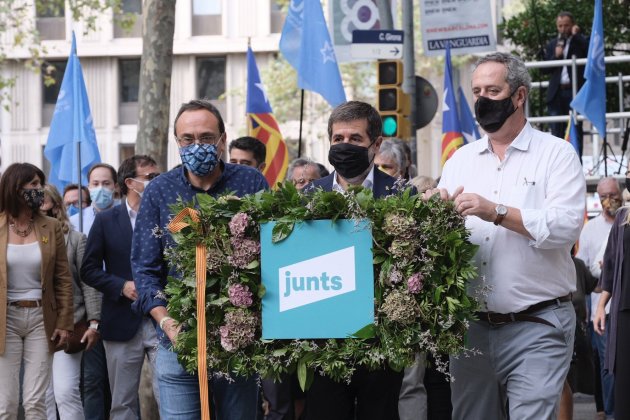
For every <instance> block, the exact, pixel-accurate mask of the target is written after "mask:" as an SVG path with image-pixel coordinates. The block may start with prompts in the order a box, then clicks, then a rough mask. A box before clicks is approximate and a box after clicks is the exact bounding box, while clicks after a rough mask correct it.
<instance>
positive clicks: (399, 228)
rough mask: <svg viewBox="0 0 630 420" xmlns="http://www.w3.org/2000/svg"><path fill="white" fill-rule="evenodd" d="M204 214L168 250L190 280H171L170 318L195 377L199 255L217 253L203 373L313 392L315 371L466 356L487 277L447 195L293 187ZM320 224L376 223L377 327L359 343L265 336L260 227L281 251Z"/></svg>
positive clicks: (223, 202) (231, 199)
mask: <svg viewBox="0 0 630 420" xmlns="http://www.w3.org/2000/svg"><path fill="white" fill-rule="evenodd" d="M190 207H193V203H184V202H182V201H178V202H177V203H176V204H175V205H174V206H173V207H172V210H173V211H174V213H175V214H178V213H182V212H183V211H185V210H186V209H188V210H190V209H189V208H190ZM195 207H196V209H197V211H196V212H195V217H189V216H186V217H183V218H184V219H185V220H186V222H187V223H186V225H185V226H187V227H186V228H183V229H181V230H178V231H177V232H175V233H172V235H173V238H174V240H175V243H176V245H175V246H174V247H171V248H168V249H167V250H166V251H165V256H166V258H167V260H168V262H169V264H170V265H171V266H172V267H174V268H175V270H176V271H177V272H178V273H180V275H181V277H178V278H169V281H168V284H167V286H166V289H165V292H166V294H167V296H168V311H169V314H170V315H171V316H172V317H173V318H174V319H175V320H176V321H177V322H178V323H179V324H180V325H182V330H181V332H180V333H179V335H178V337H177V342H176V344H175V345H174V349H175V351H176V352H177V354H178V357H179V361H180V362H181V363H182V365H183V366H184V367H185V369H186V370H187V371H188V372H190V373H195V372H197V370H198V366H199V364H198V356H199V355H200V354H202V353H200V352H199V347H198V345H197V340H198V336H197V334H198V328H197V319H198V318H199V316H198V315H197V311H196V304H197V283H196V278H197V274H199V273H198V272H197V271H198V270H197V268H198V265H197V264H196V263H195V256H196V255H198V254H196V250H198V249H199V247H203V248H205V256H206V257H205V266H206V268H205V269H206V274H207V281H206V286H205V288H206V290H205V294H206V295H205V302H206V303H205V308H206V311H205V319H206V331H207V336H206V340H205V342H206V362H207V363H203V364H206V365H207V369H208V373H210V374H214V375H216V374H219V375H252V374H259V375H261V376H262V377H268V378H276V379H278V378H280V377H281V375H283V374H286V373H292V372H295V371H296V370H297V375H298V379H299V382H300V385H301V386H302V388H307V387H308V386H309V384H310V382H311V381H312V378H313V374H314V372H315V371H318V372H319V373H320V374H322V375H326V376H328V377H330V378H332V379H333V380H337V381H349V380H350V378H351V376H352V374H353V372H354V371H355V370H356V369H357V367H359V366H361V367H365V368H367V369H369V370H376V369H382V368H383V367H385V366H389V367H391V368H392V369H395V370H400V369H403V368H404V367H406V366H410V365H411V364H413V362H414V356H415V354H416V353H417V352H429V353H431V354H433V355H440V354H455V353H459V352H461V351H463V350H464V334H465V332H466V330H467V328H468V320H469V319H471V318H472V317H473V316H474V312H475V310H476V309H477V307H478V304H477V301H476V300H475V299H474V298H472V297H470V296H468V295H467V293H466V287H467V283H468V281H469V280H471V279H473V278H474V277H475V276H476V269H475V267H474V266H473V265H472V257H473V255H474V253H475V251H476V246H475V245H473V244H471V243H470V242H469V240H468V238H469V233H468V231H467V230H466V228H465V226H464V219H463V218H462V217H461V216H460V215H459V214H458V213H457V212H455V210H454V209H453V205H452V203H450V202H448V201H443V200H440V199H439V198H437V197H434V198H432V199H430V200H427V201H424V200H423V199H422V198H421V197H420V196H418V195H414V194H411V191H410V190H409V189H407V190H404V191H403V192H398V193H396V194H393V195H390V196H388V197H385V198H378V199H375V198H374V197H373V195H372V192H371V191H370V190H368V189H363V188H361V187H353V188H351V189H350V190H349V191H347V192H346V193H343V194H342V193H338V192H325V191H323V190H316V191H315V192H313V193H312V194H310V195H304V194H301V193H300V192H298V191H297V190H296V188H295V187H294V186H293V185H292V184H290V183H287V184H285V185H284V186H282V187H280V188H279V189H277V190H275V191H263V192H259V193H257V194H254V195H249V196H245V197H242V198H238V197H235V196H233V195H223V196H220V197H218V198H213V197H212V196H209V195H207V194H199V195H197V196H196V206H195ZM320 219H331V220H332V221H333V222H334V221H336V220H339V219H354V220H359V219H368V220H369V222H370V224H371V229H372V237H373V247H372V252H373V263H374V295H375V299H374V301H375V308H374V309H375V310H374V314H375V320H374V323H372V324H369V325H366V326H365V327H364V328H362V329H361V330H359V331H357V332H356V333H355V334H354V335H353V336H352V337H349V338H347V339H327V340H325V339H324V340H322V339H317V340H314V339H313V340H309V339H295V340H286V339H283V340H280V339H276V340H266V339H262V338H261V334H262V321H261V311H262V297H263V295H264V294H265V289H264V286H263V285H262V284H261V274H260V272H261V271H260V239H259V237H260V224H261V223H264V222H268V221H275V222H276V224H275V227H274V229H273V232H272V241H273V242H274V243H277V242H279V241H282V240H284V239H286V238H287V237H288V236H289V235H290V234H291V232H292V231H293V228H294V226H295V225H296V224H299V223H302V222H304V221H308V220H320ZM201 316H203V315H201ZM436 359H437V360H438V361H439V358H436ZM202 360H203V358H202ZM203 364H201V365H202V366H203ZM437 367H438V369H441V370H444V368H445V366H444V365H441V366H440V365H438V366H437Z"/></svg>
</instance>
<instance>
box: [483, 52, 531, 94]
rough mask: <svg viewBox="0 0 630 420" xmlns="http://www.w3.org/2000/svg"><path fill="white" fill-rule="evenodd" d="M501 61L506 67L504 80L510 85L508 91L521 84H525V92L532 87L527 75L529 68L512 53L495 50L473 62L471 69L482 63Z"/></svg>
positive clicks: (512, 90)
mask: <svg viewBox="0 0 630 420" xmlns="http://www.w3.org/2000/svg"><path fill="white" fill-rule="evenodd" d="M490 62H493V63H501V64H503V65H504V66H505V68H506V69H507V77H506V82H508V84H509V85H510V91H511V93H512V94H513V93H514V92H515V91H516V89H518V88H519V87H521V86H525V89H526V90H527V94H528V95H529V91H530V89H531V87H532V77H531V76H530V75H529V70H527V67H525V63H524V62H523V60H521V59H520V58H518V57H517V56H515V55H512V54H506V53H501V52H495V53H491V54H488V55H486V56H485V57H481V58H480V59H479V60H477V62H476V63H475V66H474V68H473V71H475V70H477V67H479V66H480V65H481V64H484V63H490Z"/></svg>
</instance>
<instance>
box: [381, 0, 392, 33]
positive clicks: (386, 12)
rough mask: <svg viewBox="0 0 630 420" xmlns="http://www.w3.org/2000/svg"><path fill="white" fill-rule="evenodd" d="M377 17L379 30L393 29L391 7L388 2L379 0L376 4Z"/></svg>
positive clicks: (387, 0)
mask: <svg viewBox="0 0 630 420" xmlns="http://www.w3.org/2000/svg"><path fill="white" fill-rule="evenodd" d="M378 15H379V22H380V24H381V29H384V30H386V29H394V20H393V19H392V5H391V3H390V1H389V0H381V1H379V2H378Z"/></svg>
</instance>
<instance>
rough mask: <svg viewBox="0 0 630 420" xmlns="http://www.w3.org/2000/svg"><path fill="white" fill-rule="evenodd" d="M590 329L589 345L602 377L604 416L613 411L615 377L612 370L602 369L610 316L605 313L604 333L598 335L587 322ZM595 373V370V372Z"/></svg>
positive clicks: (591, 323) (609, 414)
mask: <svg viewBox="0 0 630 420" xmlns="http://www.w3.org/2000/svg"><path fill="white" fill-rule="evenodd" d="M588 325H589V329H590V330H591V345H592V346H593V348H594V349H595V350H596V351H597V354H598V357H599V366H600V372H599V373H600V376H601V378H602V398H603V399H604V412H605V413H606V416H607V417H609V416H613V415H614V413H615V395H614V392H613V390H614V385H615V377H614V375H613V373H612V372H608V371H607V370H604V359H605V358H606V340H607V339H608V329H609V328H610V317H609V316H608V315H606V329H605V330H604V335H599V334H597V333H596V332H595V331H594V330H593V322H589V323H588ZM595 373H596V374H597V372H595Z"/></svg>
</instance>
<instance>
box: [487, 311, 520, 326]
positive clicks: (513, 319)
mask: <svg viewBox="0 0 630 420" xmlns="http://www.w3.org/2000/svg"><path fill="white" fill-rule="evenodd" d="M491 315H492V313H491V312H487V315H486V318H487V320H488V324H489V325H490V326H491V327H501V326H503V325H505V324H509V323H510V322H514V321H515V318H514V313H513V312H510V313H509V314H507V315H509V316H510V321H500V322H496V321H493V320H492V318H491V317H490V316H491ZM501 315H502V314H501Z"/></svg>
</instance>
